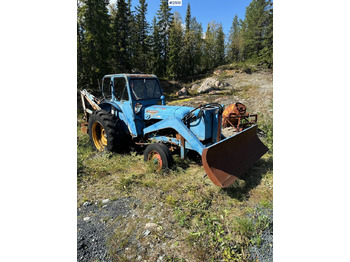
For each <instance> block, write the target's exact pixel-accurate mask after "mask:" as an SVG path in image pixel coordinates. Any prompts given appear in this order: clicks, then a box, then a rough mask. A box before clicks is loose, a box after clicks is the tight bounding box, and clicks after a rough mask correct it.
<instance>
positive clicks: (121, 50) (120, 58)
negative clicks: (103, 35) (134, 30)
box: [112, 0, 131, 72]
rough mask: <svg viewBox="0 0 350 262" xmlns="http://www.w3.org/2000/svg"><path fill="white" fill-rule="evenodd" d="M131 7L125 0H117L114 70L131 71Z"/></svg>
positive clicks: (114, 30) (114, 28) (114, 25)
mask: <svg viewBox="0 0 350 262" xmlns="http://www.w3.org/2000/svg"><path fill="white" fill-rule="evenodd" d="M130 16H131V15H130V8H129V6H128V4H127V3H126V2H125V0H118V1H117V12H116V16H115V19H114V21H113V24H112V29H113V65H112V66H113V70H114V71H115V72H129V71H130V70H131V63H130V62H131V61H130V22H131V21H130V20H131V19H130Z"/></svg>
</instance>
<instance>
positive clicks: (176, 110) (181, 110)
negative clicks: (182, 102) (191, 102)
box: [143, 105, 194, 120]
mask: <svg viewBox="0 0 350 262" xmlns="http://www.w3.org/2000/svg"><path fill="white" fill-rule="evenodd" d="M192 109H194V108H193V107H188V106H163V105H153V106H147V107H145V108H144V109H143V110H144V111H143V115H144V119H145V120H150V119H167V118H169V117H174V116H175V117H177V118H180V119H182V118H183V117H184V116H185V115H186V114H187V113H188V112H190V111H191V110H192Z"/></svg>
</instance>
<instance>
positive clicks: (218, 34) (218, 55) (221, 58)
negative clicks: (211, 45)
mask: <svg viewBox="0 0 350 262" xmlns="http://www.w3.org/2000/svg"><path fill="white" fill-rule="evenodd" d="M215 29H216V31H215V63H214V64H215V66H218V65H222V64H224V62H225V34H224V31H223V29H222V25H221V24H219V25H218V27H217V28H215Z"/></svg>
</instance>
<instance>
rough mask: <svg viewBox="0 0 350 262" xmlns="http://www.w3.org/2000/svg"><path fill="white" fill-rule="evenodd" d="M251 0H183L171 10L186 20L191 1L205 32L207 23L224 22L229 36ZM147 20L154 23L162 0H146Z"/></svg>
mask: <svg viewBox="0 0 350 262" xmlns="http://www.w3.org/2000/svg"><path fill="white" fill-rule="evenodd" d="M115 2H116V0H110V3H115ZM250 2H251V0H214V1H212V0H182V6H173V7H171V12H172V13H174V12H175V11H176V12H178V13H180V15H181V17H182V20H183V21H184V20H185V17H186V10H187V5H188V3H190V6H191V15H192V17H196V19H197V22H199V23H201V24H202V28H203V32H205V31H206V28H207V25H208V23H209V22H211V21H213V20H214V21H215V22H216V23H222V26H223V29H224V33H225V35H226V36H227V35H228V34H229V32H230V28H231V25H232V21H233V18H234V16H235V15H236V14H237V15H238V18H240V19H242V20H243V19H244V14H245V10H246V7H247V6H248V5H249V3H250ZM146 3H147V4H148V7H147V15H146V17H147V20H148V21H149V23H150V24H151V23H152V19H153V17H154V15H155V14H156V13H157V11H158V9H159V6H160V0H146ZM131 4H132V10H134V9H135V6H137V5H138V4H139V0H132V1H131Z"/></svg>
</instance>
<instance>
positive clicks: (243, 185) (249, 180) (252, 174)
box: [221, 156, 273, 201]
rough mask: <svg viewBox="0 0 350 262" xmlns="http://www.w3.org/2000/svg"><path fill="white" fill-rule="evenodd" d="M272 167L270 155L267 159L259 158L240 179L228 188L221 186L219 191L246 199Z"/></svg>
mask: <svg viewBox="0 0 350 262" xmlns="http://www.w3.org/2000/svg"><path fill="white" fill-rule="evenodd" d="M272 169H273V158H272V156H271V157H269V158H268V159H267V160H265V159H259V160H258V161H257V162H256V163H255V164H254V166H252V167H251V168H249V169H248V171H247V172H246V173H245V174H244V176H243V177H242V178H241V179H237V180H236V181H235V182H234V183H233V184H232V185H231V186H229V187H228V188H222V189H221V193H223V194H225V195H227V196H229V197H231V198H234V199H237V200H239V201H245V200H248V199H249V197H250V194H249V192H250V191H251V190H252V189H254V188H256V187H257V186H258V185H259V184H260V182H261V180H262V178H263V177H264V175H265V174H266V173H267V172H269V171H271V170H272Z"/></svg>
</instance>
